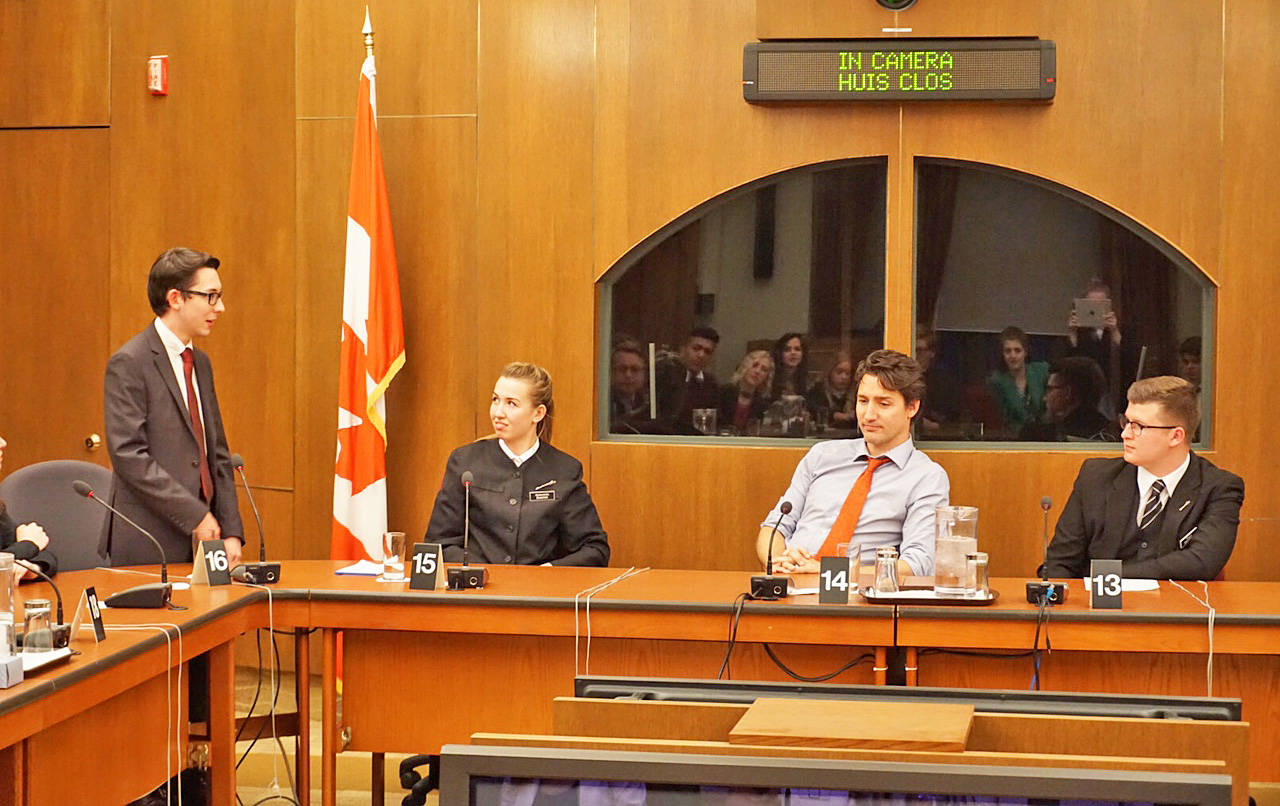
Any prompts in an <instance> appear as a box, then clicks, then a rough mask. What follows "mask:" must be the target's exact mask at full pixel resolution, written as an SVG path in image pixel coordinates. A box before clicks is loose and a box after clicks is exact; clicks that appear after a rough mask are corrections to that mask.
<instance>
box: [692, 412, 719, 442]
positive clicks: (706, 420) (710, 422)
mask: <svg viewBox="0 0 1280 806" xmlns="http://www.w3.org/2000/svg"><path fill="white" fill-rule="evenodd" d="M719 414H720V412H719V411H718V410H717V409H694V410H693V428H694V430H695V431H697V432H698V433H699V434H706V435H707V436H715V435H716V430H717V429H716V420H718V419H719Z"/></svg>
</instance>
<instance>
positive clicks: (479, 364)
mask: <svg viewBox="0 0 1280 806" xmlns="http://www.w3.org/2000/svg"><path fill="white" fill-rule="evenodd" d="M594 5H595V4H594V3H593V2H590V0H495V2H493V3H489V4H487V5H485V7H484V8H483V10H482V13H481V15H480V38H479V75H478V80H479V90H478V92H479V100H478V110H479V119H478V121H477V125H478V130H479V133H478V164H479V175H478V177H477V181H478V188H479V191H478V192H479V197H478V207H479V210H480V214H479V218H478V221H477V229H476V236H477V243H478V245H479V246H478V251H477V259H478V265H477V271H476V274H475V281H476V285H477V288H476V307H475V316H476V320H477V322H476V326H477V336H476V339H475V356H476V390H475V393H474V396H473V399H472V401H471V405H472V406H473V407H474V408H475V421H476V423H477V425H476V434H477V435H480V436H483V435H484V434H488V433H492V429H491V428H490V427H489V424H488V409H487V407H486V406H485V404H486V403H487V402H488V400H489V393H490V391H491V389H492V386H491V384H492V383H493V381H494V379H495V378H496V377H497V374H498V372H499V371H500V370H501V368H502V367H503V366H504V365H505V364H506V363H508V362H509V361H514V360H525V361H535V362H537V363H540V364H543V365H544V366H546V367H547V369H548V370H550V372H551V374H552V377H553V378H554V380H555V394H556V411H555V421H554V437H553V438H554V441H555V444H556V445H557V447H560V448H561V449H563V450H565V451H568V452H569V453H570V454H573V455H575V456H577V457H579V458H585V457H586V453H587V442H588V440H589V438H590V436H591V430H592V424H593V422H594V419H593V411H592V403H593V398H594V394H593V390H594V385H595V372H594V369H595V364H594V352H593V350H592V344H593V341H594V340H593V339H592V337H591V334H592V332H593V322H594V320H593V314H592V311H593V304H594V300H595V296H594V290H593V287H592V278H593V276H594V275H593V272H592V264H591V240H592V207H591V201H592V197H591V181H592V169H591V166H592V138H591V133H592V115H593V113H594V106H593V104H594V100H595V96H594V92H593V85H592V80H591V77H592V75H593V74H594V61H593V60H594V51H595V48H594V46H593V37H594ZM462 349H466V347H463V348H462ZM468 436H469V435H468ZM460 441H461V440H460Z"/></svg>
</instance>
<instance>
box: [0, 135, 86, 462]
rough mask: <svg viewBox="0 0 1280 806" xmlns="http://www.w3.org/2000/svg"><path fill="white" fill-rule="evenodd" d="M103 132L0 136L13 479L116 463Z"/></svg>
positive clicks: (3, 351) (5, 414)
mask: <svg viewBox="0 0 1280 806" xmlns="http://www.w3.org/2000/svg"><path fill="white" fill-rule="evenodd" d="M109 154H110V148H109V143H108V133H107V131H106V130H105V129H64V130H45V131H40V130H20V131H0V209H2V210H4V211H5V215H3V216H0V243H3V244H4V245H5V248H4V251H3V253H0V302H2V303H3V305H4V315H5V327H4V328H0V361H2V362H3V368H2V369H0V379H3V381H4V388H5V390H6V392H5V394H3V395H0V436H3V437H5V438H6V439H7V440H8V441H9V446H8V447H7V448H6V449H5V460H6V462H5V465H6V469H7V470H8V471H9V472H12V471H14V470H16V469H18V468H20V467H22V466H24V465H28V464H31V463H33V462H39V461H43V460H46V459H84V460H86V461H90V462H100V463H105V462H106V456H105V451H100V452H98V453H90V452H89V451H87V450H86V449H85V447H84V439H85V437H86V436H88V435H89V434H91V433H95V432H96V433H99V434H101V433H102V367H103V365H104V364H105V363H106V358H107V354H108V350H107V324H106V319H105V316H104V314H103V312H104V310H105V308H106V305H107V301H108V299H109V285H108V282H107V280H108V278H107V251H108V250H107V231H108V221H109V217H108V206H107V199H106V194H105V190H106V188H107V187H108V186H109V185H110V173H109V164H110V162H109Z"/></svg>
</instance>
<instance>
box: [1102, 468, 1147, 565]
mask: <svg viewBox="0 0 1280 806" xmlns="http://www.w3.org/2000/svg"><path fill="white" fill-rule="evenodd" d="M1137 476H1138V470H1137V468H1135V467H1134V466H1133V465H1131V464H1125V466H1124V467H1123V468H1122V469H1121V470H1120V473H1119V474H1117V475H1116V478H1115V480H1114V481H1112V482H1111V489H1110V490H1108V491H1107V507H1106V512H1105V514H1104V515H1103V518H1104V520H1103V524H1102V533H1103V535H1105V536H1106V538H1107V543H1108V548H1109V549H1110V551H1111V552H1118V551H1119V550H1120V547H1121V546H1123V545H1124V542H1125V538H1126V536H1127V535H1128V534H1129V527H1130V526H1134V524H1133V523H1132V522H1131V519H1130V517H1129V516H1130V515H1131V514H1132V513H1133V502H1134V499H1135V498H1136V497H1137V495H1138V479H1137ZM1098 556H1102V557H1115V556H1119V555H1118V554H1115V553H1110V554H1099V555H1098Z"/></svg>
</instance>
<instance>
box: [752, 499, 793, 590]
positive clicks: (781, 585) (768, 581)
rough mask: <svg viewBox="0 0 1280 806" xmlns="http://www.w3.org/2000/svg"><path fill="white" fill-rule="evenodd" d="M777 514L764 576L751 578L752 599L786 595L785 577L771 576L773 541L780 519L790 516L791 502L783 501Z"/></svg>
mask: <svg viewBox="0 0 1280 806" xmlns="http://www.w3.org/2000/svg"><path fill="white" fill-rule="evenodd" d="M778 512H779V514H778V519H777V520H776V521H774V523H773V531H772V532H770V533H769V548H768V550H767V554H766V559H765V564H764V575H763V576H753V577H751V598H752V599H766V600H770V601H772V600H774V599H781V598H782V597H784V596H786V595H787V577H780V576H774V575H773V539H774V538H775V537H777V536H778V527H779V526H781V525H782V519H783V518H785V517H786V516H787V515H790V514H791V502H790V501H783V502H782V506H780V507H778Z"/></svg>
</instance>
